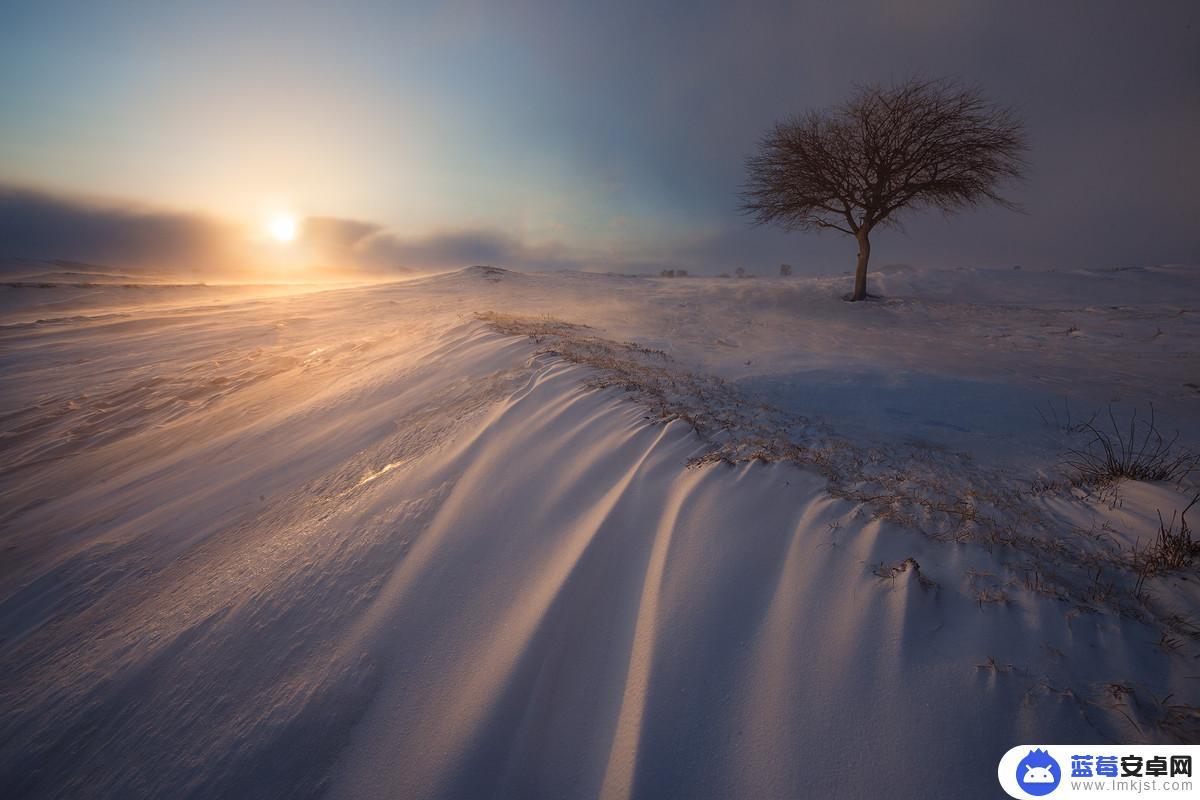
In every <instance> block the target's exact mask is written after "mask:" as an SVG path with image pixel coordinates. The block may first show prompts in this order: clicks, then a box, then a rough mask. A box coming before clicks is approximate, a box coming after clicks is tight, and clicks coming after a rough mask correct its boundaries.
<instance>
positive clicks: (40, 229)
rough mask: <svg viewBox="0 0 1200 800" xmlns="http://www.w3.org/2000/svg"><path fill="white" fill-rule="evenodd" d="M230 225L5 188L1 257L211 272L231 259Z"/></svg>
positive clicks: (1, 193) (1, 189)
mask: <svg viewBox="0 0 1200 800" xmlns="http://www.w3.org/2000/svg"><path fill="white" fill-rule="evenodd" d="M230 245H231V230H230V226H228V225H226V224H224V223H221V222H219V221H217V220H215V219H212V218H209V217H206V216H203V215H199V214H185V213H174V212H164V211H157V210H147V209H141V208H137V207H135V206H132V205H124V204H117V203H101V202H97V201H89V200H82V199H77V198H69V197H63V196H59V195H54V194H50V193H47V192H42V191H38V190H34V189H27V188H21V187H12V186H0V256H2V257H7V258H14V257H15V258H46V259H51V258H55V259H69V260H75V261H88V262H93V263H102V264H109V265H119V266H121V267H123V268H126V269H142V270H170V271H180V272H197V273H211V272H218V271H228V270H230V269H232V268H233V267H234V266H236V261H235V260H233V259H234V257H235V254H234V253H233V252H232V249H231V247H230Z"/></svg>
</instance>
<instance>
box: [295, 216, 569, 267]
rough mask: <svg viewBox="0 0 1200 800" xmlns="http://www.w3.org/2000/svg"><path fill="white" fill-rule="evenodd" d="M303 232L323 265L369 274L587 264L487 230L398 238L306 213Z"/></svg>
mask: <svg viewBox="0 0 1200 800" xmlns="http://www.w3.org/2000/svg"><path fill="white" fill-rule="evenodd" d="M303 230H304V234H303V236H304V241H305V243H306V244H307V245H308V246H309V247H310V248H311V249H312V254H313V256H314V257H315V258H316V259H317V260H318V261H320V262H321V263H322V264H324V265H327V266H333V267H355V268H359V269H365V270H370V271H373V272H390V271H408V270H437V269H454V268H457V267H463V266H469V265H471V264H493V265H496V266H507V267H516V268H518V269H531V270H547V269H582V268H586V267H587V266H588V265H589V263H590V262H589V260H588V259H587V258H585V257H582V256H581V255H579V254H578V253H575V252H573V251H572V250H570V249H569V248H567V247H566V246H564V245H562V244H560V243H557V242H549V243H540V244H539V243H530V242H525V241H522V240H521V239H518V238H516V237H514V236H510V235H508V234H505V233H502V232H500V231H495V230H489V229H459V230H447V231H440V232H434V233H430V234H427V235H423V236H413V237H401V236H397V235H395V234H393V233H390V232H388V231H387V230H386V229H385V228H383V227H382V226H380V225H376V224H373V223H369V222H363V221H361V220H353V219H340V218H335V217H310V218H308V219H306V220H305V221H304V225H303Z"/></svg>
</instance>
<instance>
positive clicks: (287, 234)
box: [267, 214, 300, 244]
mask: <svg viewBox="0 0 1200 800" xmlns="http://www.w3.org/2000/svg"><path fill="white" fill-rule="evenodd" d="M267 227H268V229H269V230H270V232H271V236H273V237H275V241H277V242H283V243H285V244H286V243H287V242H290V241H292V240H293V239H295V238H296V234H297V233H299V231H300V224H299V223H298V222H297V221H296V218H295V217H293V216H290V215H288V214H279V215H278V216H276V217H274V218H273V219H272V220H271V222H270V224H269V225H268V226H267Z"/></svg>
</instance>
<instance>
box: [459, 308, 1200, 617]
mask: <svg viewBox="0 0 1200 800" xmlns="http://www.w3.org/2000/svg"><path fill="white" fill-rule="evenodd" d="M477 317H478V318H479V319H480V320H482V321H483V322H485V323H486V324H488V325H489V326H490V327H492V328H493V329H494V330H496V331H498V332H500V333H503V334H507V335H511V336H525V337H529V338H530V339H531V340H532V341H534V342H537V343H538V344H539V345H540V349H539V352H540V353H545V354H552V355H554V356H557V357H560V358H563V359H565V360H567V361H570V362H572V363H575V364H580V365H582V366H586V367H589V368H591V369H592V370H593V372H592V376H591V377H590V378H589V379H588V384H589V385H590V386H593V387H596V388H608V389H617V390H619V391H622V392H624V393H625V394H626V396H627V397H628V398H629V399H630V400H632V401H634V402H637V403H639V404H640V405H641V406H642V407H643V408H645V409H646V418H647V419H648V420H650V421H652V422H663V423H666V422H672V421H682V422H684V423H686V424H687V425H688V426H689V427H690V428H691V429H692V430H693V431H694V432H695V434H696V435H697V436H698V437H699V438H700V439H701V440H702V441H703V442H704V443H705V445H706V449H705V450H704V452H703V453H702V454H700V455H699V456H697V457H695V458H694V459H693V460H692V461H691V463H690V464H689V466H691V467H699V466H703V465H707V464H741V463H747V462H753V461H759V462H767V463H772V462H787V463H791V464H795V465H797V466H800V467H804V468H808V469H813V470H816V471H817V472H819V473H820V474H821V475H822V476H824V477H825V479H826V480H827V481H828V484H827V486H828V491H829V493H830V494H831V495H833V496H834V497H837V498H840V499H844V500H848V501H850V502H854V503H857V504H859V506H860V508H861V509H864V510H865V511H866V513H868V514H869V515H870V516H872V517H873V518H875V519H880V520H885V521H888V522H893V523H896V524H898V525H903V526H905V527H908V528H910V529H913V530H916V531H919V532H921V533H923V534H925V535H926V536H928V537H930V538H932V539H934V540H937V541H941V542H947V543H973V544H977V545H981V546H983V547H985V548H988V549H1001V550H1005V551H1007V552H1008V553H1009V554H1010V556H1013V557H1014V558H1010V559H1009V563H1010V565H1011V569H1012V570H1013V574H1012V575H1010V576H1009V578H1008V579H1007V580H1006V581H1005V582H1004V583H1002V584H1001V583H990V582H984V583H980V584H978V585H974V584H973V586H972V591H973V594H974V599H975V600H976V602H977V603H978V604H979V606H980V607H981V608H982V607H983V606H984V605H1004V604H1006V603H1007V602H1008V601H1009V595H1010V592H1011V591H1014V590H1019V589H1020V588H1021V587H1022V586H1024V587H1025V588H1027V589H1032V590H1033V591H1036V592H1037V593H1039V594H1042V595H1045V596H1050V597H1055V598H1057V599H1059V600H1062V601H1063V602H1065V603H1068V604H1070V606H1071V607H1072V608H1076V609H1079V610H1080V612H1081V613H1095V612H1098V611H1101V610H1109V611H1111V612H1114V613H1117V614H1120V615H1123V616H1128V617H1132V618H1137V619H1145V620H1147V621H1157V622H1158V623H1160V624H1161V629H1164V630H1165V629H1168V628H1169V627H1170V626H1169V625H1167V624H1166V623H1165V622H1164V621H1163V620H1162V619H1159V616H1160V614H1159V612H1157V611H1155V610H1154V608H1153V607H1152V605H1151V604H1150V603H1149V602H1148V598H1147V597H1146V595H1145V593H1144V592H1142V591H1141V588H1142V587H1141V586H1140V582H1139V583H1138V584H1135V581H1136V580H1137V579H1138V576H1139V574H1140V573H1141V572H1147V570H1146V568H1145V567H1146V564H1147V563H1150V564H1153V565H1155V566H1154V568H1153V570H1157V569H1160V568H1167V567H1166V565H1168V564H1178V563H1182V562H1183V561H1184V560H1186V559H1185V558H1184V556H1185V554H1190V553H1194V552H1195V551H1194V550H1192V549H1190V548H1191V547H1192V545H1190V544H1188V543H1189V542H1190V534H1189V535H1187V536H1183V535H1182V534H1181V532H1180V531H1176V530H1175V529H1174V527H1173V526H1174V523H1173V522H1172V525H1171V526H1169V527H1167V528H1166V529H1165V533H1163V534H1162V535H1161V536H1160V537H1159V541H1158V542H1157V543H1156V544H1155V545H1153V546H1152V547H1151V548H1150V549H1149V550H1148V551H1147V553H1146V554H1145V555H1144V556H1143V557H1141V558H1137V557H1131V555H1130V553H1129V551H1125V552H1121V551H1120V550H1119V548H1117V547H1115V546H1114V545H1112V544H1111V542H1110V541H1109V537H1108V536H1106V535H1105V533H1106V532H1103V531H1093V532H1090V533H1091V534H1092V535H1083V534H1088V533H1089V532H1088V531H1077V530H1073V529H1072V530H1071V531H1069V533H1071V534H1072V535H1070V536H1068V535H1064V533H1066V532H1064V531H1063V530H1062V529H1061V527H1060V526H1059V525H1058V524H1057V523H1056V521H1055V520H1053V519H1051V518H1049V517H1048V516H1047V514H1046V512H1045V511H1044V510H1043V509H1044V506H1043V504H1042V503H1040V502H1039V498H1042V497H1044V496H1046V495H1057V496H1062V497H1066V498H1068V499H1070V492H1071V490H1072V486H1071V485H1070V484H1069V483H1066V482H1061V483H1060V482H1051V481H1041V482H1039V483H1037V484H1035V485H1034V486H1032V487H1030V486H1028V485H1018V484H1017V483H1016V482H1015V481H1014V480H1013V479H1012V478H1011V476H1008V475H1006V474H1003V473H1000V472H997V471H993V470H988V469H986V468H984V467H981V466H980V465H978V464H976V463H974V461H973V460H972V459H970V458H969V457H968V456H966V455H965V454H961V453H953V452H946V451H932V450H929V449H927V448H919V447H913V446H902V445H897V446H891V447H878V446H877V447H861V446H858V445H857V444H855V443H853V442H851V441H849V440H847V439H845V438H842V437H839V436H837V435H835V434H834V433H833V432H832V431H831V430H829V429H828V428H827V427H825V426H823V425H820V424H818V423H816V422H814V421H812V420H809V419H807V418H805V417H802V416H799V415H795V414H789V413H787V412H784V411H782V410H780V409H776V408H773V407H771V406H769V405H766V404H764V403H761V402H758V401H757V400H755V399H754V398H753V397H751V396H748V395H747V394H746V393H744V392H743V391H742V390H740V389H739V388H738V387H737V386H735V385H731V384H729V383H727V382H725V381H723V380H721V379H720V378H718V377H715V376H712V375H706V374H701V373H696V372H692V371H689V370H686V369H683V368H682V367H680V366H679V365H678V364H676V363H675V362H674V361H673V360H672V359H671V357H670V356H669V355H668V354H666V353H664V352H662V351H660V350H654V349H651V348H646V347H643V346H641V345H639V344H636V343H633V342H617V341H613V340H610V339H605V338H603V337H600V336H598V335H596V332H595V331H594V329H592V328H588V327H587V326H583V325H575V324H572V323H569V322H564V321H562V320H557V319H554V318H552V317H522V316H514V315H506V314H496V313H485V314H479V315H477ZM1050 414H1051V416H1054V414H1055V411H1054V409H1051V410H1050ZM1055 422H1056V424H1057V425H1058V426H1060V427H1063V428H1064V429H1071V430H1074V431H1091V430H1095V424H1094V418H1093V419H1089V420H1087V421H1085V422H1078V421H1076V420H1075V419H1073V418H1072V416H1071V414H1070V409H1069V407H1065V406H1064V409H1063V412H1062V414H1061V415H1059V416H1057V417H1055ZM1133 430H1137V428H1136V426H1135V427H1134V428H1133ZM1114 436H1115V438H1113V437H1110V440H1111V441H1110V444H1111V446H1112V447H1113V448H1114V449H1113V457H1114V459H1115V461H1116V462H1117V463H1119V464H1124V465H1125V466H1124V467H1122V468H1121V469H1122V470H1123V472H1124V474H1147V473H1146V470H1150V473H1151V474H1164V473H1163V472H1162V470H1164V469H1165V470H1166V473H1165V474H1177V473H1178V470H1179V469H1181V468H1182V465H1184V464H1185V463H1188V458H1190V456H1189V457H1184V456H1183V454H1180V453H1176V452H1175V450H1174V449H1173V447H1174V443H1173V440H1172V441H1166V440H1163V441H1162V442H1161V443H1160V442H1158V440H1157V438H1156V437H1157V430H1156V429H1155V428H1154V425H1153V418H1152V417H1151V418H1150V419H1149V420H1148V425H1147V430H1146V431H1142V433H1141V434H1140V436H1139V438H1137V439H1136V440H1134V439H1133V438H1131V437H1130V436H1129V435H1128V434H1126V433H1125V432H1121V433H1119V434H1115V435H1114ZM1100 441H1101V443H1103V442H1104V441H1105V440H1104V439H1103V437H1101V438H1100ZM1122 443H1124V444H1123V445H1122ZM1100 449H1101V451H1102V452H1107V451H1104V448H1103V444H1101V446H1100ZM1104 458H1105V462H1104V463H1107V456H1105V457H1104ZM1139 465H1140V466H1139ZM1151 467H1153V469H1151ZM1185 522H1186V521H1181V528H1182V527H1183V526H1184V525H1183V523H1185ZM1076 534H1079V535H1076ZM1190 558H1191V556H1190V555H1189V556H1187V559H1190ZM901 563H902V564H903V563H905V562H901ZM913 563H915V562H913ZM898 566H899V565H897V566H896V567H892V566H887V565H880V569H882V570H883V573H882V574H881V573H880V572H879V571H877V572H876V574H880V575H881V577H889V578H891V577H894V573H892V572H891V570H893V569H897V568H898ZM1153 570H1150V572H1153ZM1143 580H1144V578H1143ZM923 585H924V584H923Z"/></svg>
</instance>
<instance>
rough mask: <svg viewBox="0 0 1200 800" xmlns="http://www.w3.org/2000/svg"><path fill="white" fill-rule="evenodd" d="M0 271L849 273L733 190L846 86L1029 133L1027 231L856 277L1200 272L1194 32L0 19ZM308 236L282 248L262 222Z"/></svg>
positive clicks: (973, 233)
mask: <svg viewBox="0 0 1200 800" xmlns="http://www.w3.org/2000/svg"><path fill="white" fill-rule="evenodd" d="M3 20H4V24H3V25H0V257H7V256H17V257H26V258H43V257H44V258H69V259H76V260H84V261H94V262H99V263H113V264H117V265H128V266H132V267H147V266H160V267H164V268H166V267H168V266H179V267H186V268H188V269H192V270H195V271H205V270H210V269H211V270H213V271H219V270H221V269H227V268H230V267H231V265H258V266H261V265H264V264H266V265H271V266H272V267H274V268H279V269H284V270H293V271H295V272H303V270H304V269H307V268H310V267H313V266H315V265H318V264H325V265H334V266H339V265H340V266H356V267H364V268H368V269H372V270H377V271H383V272H388V271H402V270H406V269H425V268H454V267H457V266H463V265H466V264H471V263H494V264H498V265H502V266H511V267H516V268H525V269H556V268H582V269H601V270H606V269H611V270H615V271H657V270H658V269H659V268H662V267H674V268H681V267H682V268H689V269H691V270H693V271H695V272H699V273H717V272H726V271H732V270H733V269H734V268H736V267H738V266H742V267H745V268H746V269H748V270H750V271H751V272H755V273H758V274H768V273H773V272H775V271H776V270H777V266H778V264H780V263H784V262H786V263H790V264H793V265H794V266H795V267H796V270H797V272H811V273H830V272H838V271H847V270H850V269H852V268H853V265H854V264H853V262H854V254H855V245H854V243H853V241H852V240H849V239H846V238H843V237H841V236H840V235H838V234H835V233H822V234H812V233H808V234H804V233H790V234H789V233H783V232H780V231H775V230H770V229H755V228H752V227H750V226H749V225H748V222H747V219H746V218H745V217H744V216H742V215H740V214H739V212H738V197H737V193H738V191H739V189H740V187H741V184H742V181H743V179H744V172H743V162H744V159H745V158H746V157H747V156H748V155H750V154H751V153H752V152H753V150H754V147H755V143H756V141H757V140H758V138H759V137H760V136H761V135H762V133H763V132H764V131H765V130H766V129H767V128H769V127H770V126H771V125H772V123H773V122H774V121H776V120H777V119H779V118H781V117H784V116H787V115H790V114H794V113H797V112H800V111H804V110H806V109H809V108H824V107H828V106H830V105H831V104H834V103H837V102H839V101H841V100H842V99H844V98H845V97H846V96H848V95H849V94H850V93H851V92H852V91H853V89H854V86H855V85H856V84H860V83H869V82H884V83H887V82H891V81H899V80H903V79H906V78H908V77H910V76H914V75H917V76H923V77H939V78H940V77H949V78H953V79H957V80H960V81H963V82H965V83H969V84H973V85H977V86H979V87H980V88H981V89H982V90H983V91H984V92H985V94H986V95H988V96H989V97H991V98H992V99H994V100H995V101H996V102H998V103H1001V104H1004V105H1010V106H1013V107H1015V108H1016V109H1018V110H1019V111H1020V113H1021V114H1022V115H1023V116H1024V118H1025V119H1026V122H1027V125H1028V134H1029V141H1030V147H1031V149H1030V152H1029V157H1028V160H1029V175H1028V178H1027V180H1026V181H1024V182H1023V183H1020V184H1017V185H1014V186H1011V187H1009V188H1008V190H1007V192H1006V194H1007V195H1008V196H1009V197H1010V198H1011V199H1013V200H1014V201H1016V202H1018V203H1020V204H1021V205H1022V206H1023V207H1024V213H1019V214H1018V213H1013V212H1011V211H1008V210H1005V209H1002V208H985V209H981V210H978V211H972V212H969V213H966V214H963V215H960V216H956V217H952V218H944V217H942V216H941V215H940V214H938V213H937V212H925V213H922V214H917V215H913V216H911V217H909V218H906V219H905V228H904V230H903V231H888V232H881V233H877V234H876V235H875V236H874V238H873V259H874V263H875V264H886V263H913V264H930V265H934V266H947V267H953V266H1004V267H1007V266H1012V265H1016V264H1020V265H1023V266H1026V267H1033V268H1038V267H1040V268H1078V267H1117V266H1133V265H1146V264H1154V263H1200V225H1198V224H1197V222H1196V221H1197V219H1200V201H1198V200H1197V192H1198V188H1197V187H1200V150H1198V148H1197V146H1196V144H1195V143H1196V142H1197V141H1200V4H1196V3H1194V2H1153V1H1151V2H1139V3H1129V2H1101V1H1094V2H1068V1H1066V0H1062V1H1061V2H1057V1H1056V2H1052V3H1047V2H1044V0H1043V1H1042V2H1023V1H1022V0H1007V1H1005V2H965V1H964V2H949V1H947V2H942V1H941V0H910V1H908V2H903V3H900V2H884V1H883V0H878V1H871V2H858V1H855V2H838V3H833V2H795V1H794V0H793V2H781V3H756V2H738V3H733V2H726V3H709V2H703V1H702V0H692V1H691V2H654V1H653V0H642V1H641V2H629V3H625V2H616V0H614V1H613V2H605V3H595V2H591V3H572V2H566V1H565V0H559V2H545V3H526V2H511V3H510V2H464V3H459V2H408V3H395V2H390V3H387V2H348V1H344V2H338V3H302V2H286V3H283V2H281V3H266V2H246V1H245V0H243V1H242V2H224V1H223V0H209V2H194V3H181V2H170V1H169V0H160V1H159V2H139V3H127V2H120V0H107V1H106V2H104V3H96V2H78V3H68V2H57V0H36V1H35V2H25V1H24V0H5V1H4V5H3ZM279 214H289V215H294V216H296V217H297V218H299V219H301V220H302V222H301V234H300V237H299V238H298V240H297V241H296V242H293V243H291V244H288V245H281V244H280V243H278V242H275V241H273V240H270V239H269V238H268V237H267V236H266V235H265V228H266V225H267V221H268V220H270V219H271V218H272V217H274V216H275V215H279Z"/></svg>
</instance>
